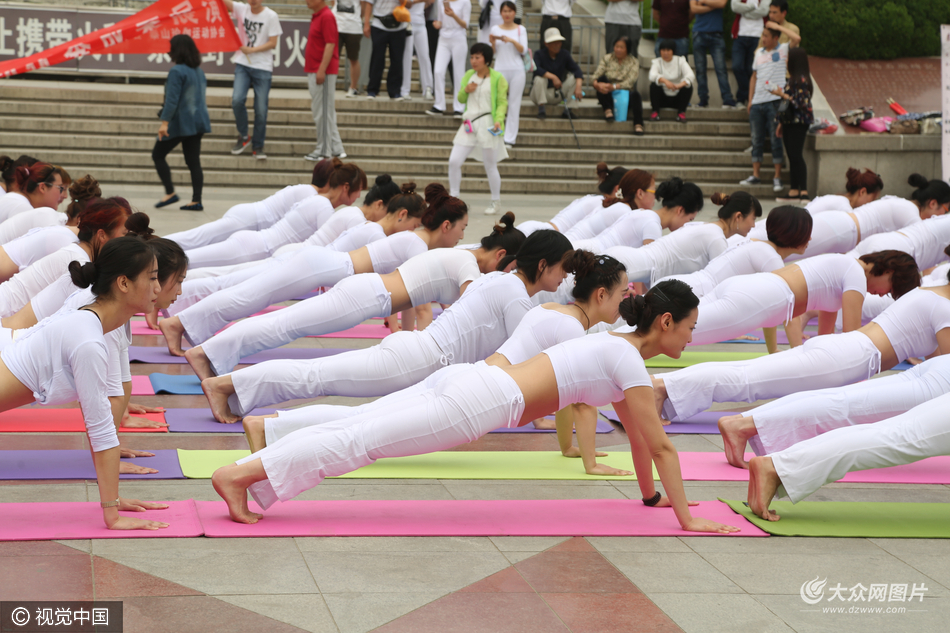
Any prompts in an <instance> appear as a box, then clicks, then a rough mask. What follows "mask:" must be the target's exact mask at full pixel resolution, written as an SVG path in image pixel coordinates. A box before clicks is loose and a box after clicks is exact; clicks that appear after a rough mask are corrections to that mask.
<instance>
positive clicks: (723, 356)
mask: <svg viewBox="0 0 950 633" xmlns="http://www.w3.org/2000/svg"><path fill="white" fill-rule="evenodd" d="M761 356H766V354H760V353H758V352H683V353H682V355H680V357H679V358H670V357H669V356H654V357H653V358H648V359H647V360H646V361H645V362H646V366H647V367H665V368H670V369H682V368H683V367H691V366H693V365H698V364H700V363H721V362H724V361H731V360H752V359H754V358H759V357H761Z"/></svg>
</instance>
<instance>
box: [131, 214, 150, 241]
mask: <svg viewBox="0 0 950 633" xmlns="http://www.w3.org/2000/svg"><path fill="white" fill-rule="evenodd" d="M148 223H149V217H148V215H146V214H145V213H142V212H141V211H139V212H137V213H133V214H132V215H130V216H129V217H128V219H127V220H126V221H125V228H126V229H128V231H129V235H137V236H139V237H141V238H143V239H146V240H147V239H148V238H150V237H151V236H152V234H154V233H155V229H153V228H151V227H149V225H148Z"/></svg>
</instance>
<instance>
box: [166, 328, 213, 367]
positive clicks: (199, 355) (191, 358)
mask: <svg viewBox="0 0 950 633" xmlns="http://www.w3.org/2000/svg"><path fill="white" fill-rule="evenodd" d="M166 321H167V320H166ZM166 321H162V323H166ZM184 356H185V360H187V361H188V364H189V365H191V368H192V369H194V370H195V373H196V374H198V378H200V379H201V380H205V379H206V378H213V377H215V376H217V374H216V373H214V368H213V367H212V366H211V361H210V360H209V359H208V355H207V354H205V351H204V350H203V349H201V346H200V345H199V346H198V347H192V348H191V349H190V350H188V351H187V352H185V354H184Z"/></svg>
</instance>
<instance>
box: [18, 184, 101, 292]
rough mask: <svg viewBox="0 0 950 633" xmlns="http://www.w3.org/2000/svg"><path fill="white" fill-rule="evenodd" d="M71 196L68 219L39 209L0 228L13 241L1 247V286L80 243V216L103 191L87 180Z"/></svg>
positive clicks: (72, 187)
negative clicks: (25, 270)
mask: <svg viewBox="0 0 950 633" xmlns="http://www.w3.org/2000/svg"><path fill="white" fill-rule="evenodd" d="M69 195H70V197H71V198H72V201H71V202H70V203H69V205H68V206H67V207H66V213H65V215H64V214H62V213H60V212H59V211H54V210H53V209H49V208H40V209H34V210H33V211H31V212H27V213H20V214H17V215H15V216H13V217H12V218H10V219H9V220H7V221H6V222H4V223H3V224H0V235H2V236H4V237H9V238H10V239H9V240H6V241H4V242H3V246H0V282H3V281H6V280H7V279H9V278H10V277H12V276H13V275H15V274H17V273H18V272H20V271H21V270H23V269H25V268H26V267H27V266H29V265H30V264H32V263H33V262H35V261H37V260H40V259H43V258H44V257H46V256H47V255H49V254H50V253H53V252H55V251H57V250H59V249H61V248H62V247H64V246H68V245H69V244H73V243H75V242H77V241H78V240H79V238H78V237H77V235H78V233H79V219H80V216H81V214H82V212H83V211H84V210H85V208H86V206H88V205H89V204H90V203H91V202H93V201H95V200H98V198H99V196H101V195H102V191H100V189H99V183H98V182H96V179H95V178H93V177H92V176H85V177H83V178H80V179H79V180H77V181H75V182H74V183H73V184H72V185H70V187H69ZM40 222H45V223H46V224H40ZM34 227H35V228H34Z"/></svg>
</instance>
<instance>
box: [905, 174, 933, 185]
mask: <svg viewBox="0 0 950 633" xmlns="http://www.w3.org/2000/svg"><path fill="white" fill-rule="evenodd" d="M907 184H908V185H910V186H911V187H914V188H915V189H924V188H925V187H926V186H927V185H929V184H930V181H929V180H927V177H926V176H922V175H921V174H911V175H910V176H908V177H907Z"/></svg>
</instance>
